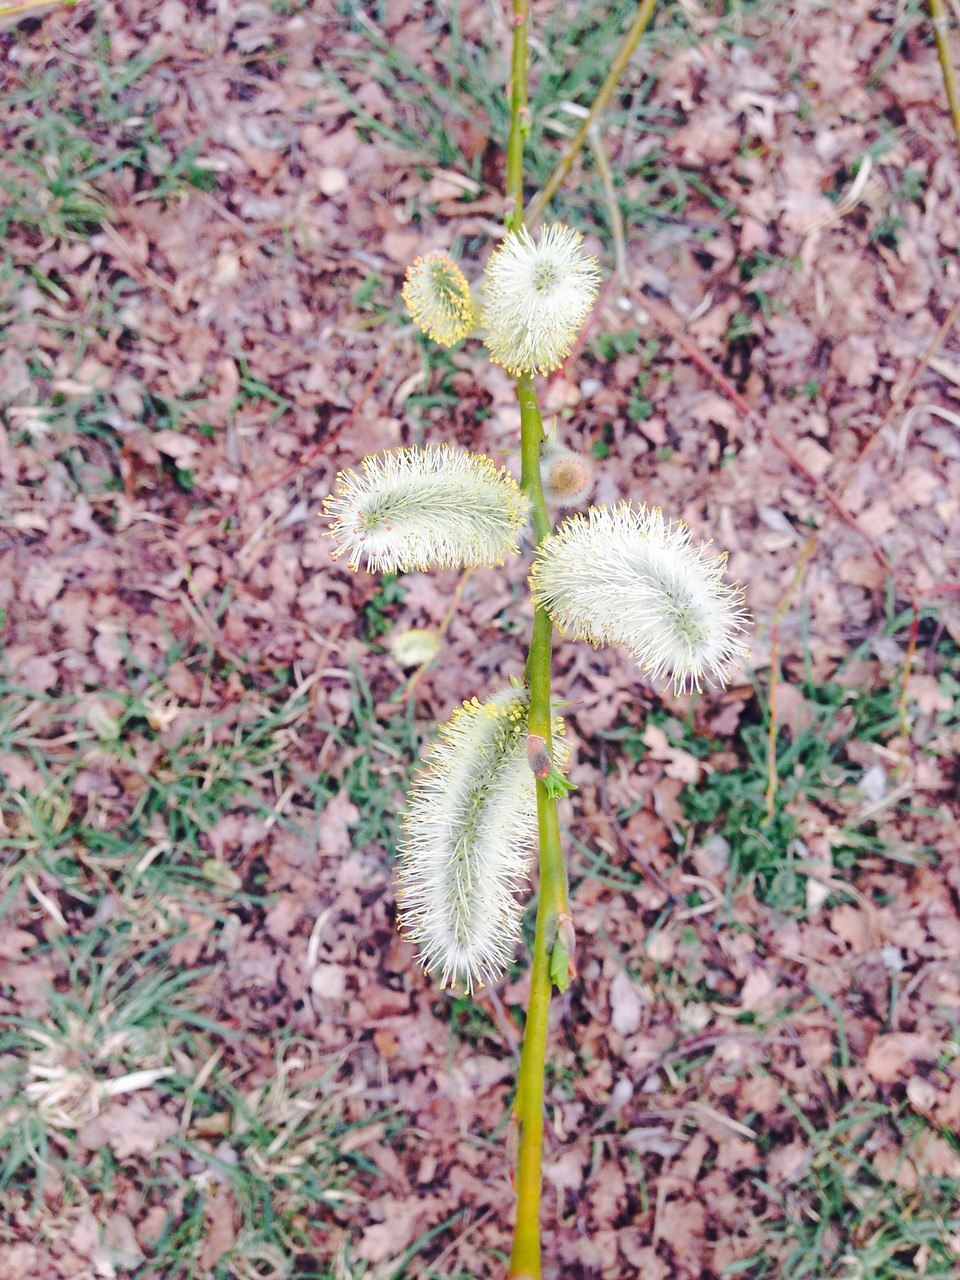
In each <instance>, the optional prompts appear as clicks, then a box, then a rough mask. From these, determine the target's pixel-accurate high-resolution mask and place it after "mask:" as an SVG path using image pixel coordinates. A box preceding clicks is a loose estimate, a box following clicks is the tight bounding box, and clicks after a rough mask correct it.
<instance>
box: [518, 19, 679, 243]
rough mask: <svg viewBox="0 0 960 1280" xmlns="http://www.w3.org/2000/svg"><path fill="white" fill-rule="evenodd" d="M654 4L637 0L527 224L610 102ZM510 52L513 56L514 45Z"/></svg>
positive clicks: (557, 187) (553, 192) (528, 214)
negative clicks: (630, 19) (599, 82)
mask: <svg viewBox="0 0 960 1280" xmlns="http://www.w3.org/2000/svg"><path fill="white" fill-rule="evenodd" d="M656 3H657V0H641V2H640V4H639V6H638V7H637V13H636V16H635V17H634V19H633V22H632V23H631V24H630V29H629V30H628V31H627V33H626V35H625V36H624V37H623V39H622V40H621V41H620V47H619V49H618V50H617V52H616V53H615V54H614V56H613V61H612V62H611V63H610V70H609V71H608V72H607V77H606V79H605V80H604V82H603V84H602V85H601V86H600V89H599V92H598V93H597V96H596V97H595V98H594V100H593V104H592V105H591V107H590V111H589V113H588V114H587V116H586V117H585V118H584V120H583V123H582V124H581V125H580V128H579V129H578V130H577V132H576V133H575V134H574V135H573V137H572V138H571V139H570V141H569V143H568V144H567V149H566V151H565V152H564V153H563V155H562V156H561V157H560V159H559V160H558V161H557V164H556V167H555V169H554V171H553V173H551V175H550V177H549V178H548V179H547V181H546V183H545V185H544V187H543V190H542V191H538V192H537V194H536V195H535V196H534V197H533V199H532V200H531V201H530V207H529V208H528V209H527V212H526V218H527V221H528V222H530V223H536V222H539V221H540V219H541V217H542V216H543V211H544V209H545V208H546V207H547V204H548V203H549V201H550V200H552V199H553V197H554V196H555V195H556V194H557V192H558V191H559V190H560V188H561V186H562V185H563V182H564V179H565V178H566V176H567V174H568V173H569V172H570V169H571V167H572V166H573V162H574V160H575V159H576V158H577V156H578V154H579V153H580V150H581V148H582V147H583V143H584V140H585V139H586V136H587V133H588V132H589V130H590V129H591V127H592V126H593V125H595V124H596V122H597V121H598V120H599V119H600V117H601V115H603V113H604V111H606V109H607V103H608V102H609V101H610V99H611V97H612V96H613V91H614V89H615V88H616V87H617V81H618V80H619V79H620V77H621V76H622V75H623V72H624V69H625V68H626V65H627V63H628V62H629V61H630V59H631V57H632V56H633V51H634V49H636V47H637V45H638V44H639V43H640V37H641V36H642V35H643V33H644V31H646V29H647V23H648V22H649V21H650V19H651V17H652V16H653V10H654V8H655V7H656ZM514 13H516V0H515V3H514ZM514 53H516V45H514ZM511 136H512V133H511ZM508 156H509V153H508ZM508 173H509V170H508ZM521 190H522V188H521Z"/></svg>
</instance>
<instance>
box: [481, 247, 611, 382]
mask: <svg viewBox="0 0 960 1280" xmlns="http://www.w3.org/2000/svg"><path fill="white" fill-rule="evenodd" d="M599 288H600V272H599V269H598V267H597V261H596V259H595V258H592V257H589V256H588V255H587V254H585V253H584V252H583V236H581V234H580V232H579V231H574V230H572V229H571V228H570V227H567V226H564V225H563V224H562V223H556V224H555V225H554V226H552V227H546V228H545V229H544V231H543V233H542V234H541V236H540V239H539V241H536V240H534V239H533V237H532V236H531V235H530V233H529V232H528V231H526V230H524V229H521V230H519V231H511V232H510V233H509V235H507V236H506V237H505V238H504V240H503V241H502V243H501V244H500V246H499V247H498V248H497V249H495V250H494V251H493V253H492V254H491V255H490V257H489V259H488V260H487V265H486V267H485V268H484V273H483V300H482V305H481V310H480V322H481V325H482V326H483V328H484V330H485V334H484V341H485V343H486V345H487V350H488V352H489V353H490V359H491V360H493V361H494V362H495V363H496V364H501V365H503V367H504V368H505V369H506V370H507V372H508V373H512V374H520V373H549V372H550V370H551V369H559V367H560V365H561V364H562V363H563V361H564V360H565V359H566V357H567V356H568V355H569V354H570V351H571V348H572V347H573V343H574V341H575V340H576V337H577V335H578V334H579V332H580V330H581V329H582V328H583V324H584V321H585V320H586V318H587V316H588V315H589V314H590V311H591V308H592V307H593V304H594V302H595V301H596V297H597V291H598V290H599Z"/></svg>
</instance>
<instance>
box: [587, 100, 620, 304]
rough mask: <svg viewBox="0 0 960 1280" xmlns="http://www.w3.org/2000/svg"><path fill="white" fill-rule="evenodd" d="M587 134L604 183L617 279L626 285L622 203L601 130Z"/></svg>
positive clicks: (596, 129)
mask: <svg viewBox="0 0 960 1280" xmlns="http://www.w3.org/2000/svg"><path fill="white" fill-rule="evenodd" d="M587 133H588V136H589V138H590V150H591V151H592V152H593V158H594V160H595V161H596V165H597V172H598V173H599V174H600V181H601V182H602V183H603V194H604V197H605V198H606V202H607V213H608V215H609V217H610V234H611V236H612V237H613V260H614V262H615V263H616V266H617V279H618V280H619V282H620V283H621V284H626V283H627V248H626V237H625V235H624V230H623V214H622V213H621V212H620V201H619V200H618V199H617V191H616V188H615V187H614V185H613V174H612V173H611V172H610V164H609V161H608V160H607V153H606V152H605V151H604V149H603V139H602V138H601V137H600V130H599V129H598V128H597V126H596V125H592V126H591V127H590V129H588V131H587Z"/></svg>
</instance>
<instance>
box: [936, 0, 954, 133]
mask: <svg viewBox="0 0 960 1280" xmlns="http://www.w3.org/2000/svg"><path fill="white" fill-rule="evenodd" d="M930 22H931V25H932V27H933V38H934V40H936V42H937V57H938V58H939V59H940V70H941V72H942V73H943V91H944V93H945V94H946V95H947V106H948V107H949V108H950V118H951V120H952V121H953V132H954V135H955V137H956V139H957V150H958V151H960V93H958V91H957V73H956V70H955V69H954V65H953V59H952V58H951V56H950V22H949V19H948V18H947V9H946V5H945V4H944V3H943V0H930Z"/></svg>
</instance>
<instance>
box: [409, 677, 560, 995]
mask: <svg viewBox="0 0 960 1280" xmlns="http://www.w3.org/2000/svg"><path fill="white" fill-rule="evenodd" d="M528 710H529V697H528V695H527V693H526V691H525V690H522V689H518V688H508V689H504V690H503V691H502V692H501V693H498V694H496V695H495V696H494V697H492V698H490V699H489V700H488V701H486V702H484V703H480V702H478V701H477V699H476V698H474V699H473V700H472V701H470V702H465V703H464V704H463V706H462V707H460V708H459V710H457V711H456V712H455V713H454V715H453V717H452V719H451V720H449V721H448V722H447V723H446V724H445V725H443V726H442V727H441V728H440V731H439V734H438V737H437V738H436V740H435V741H434V743H433V744H432V745H431V747H430V748H429V749H428V751H427V753H426V756H425V767H424V768H423V770H422V771H421V772H420V774H419V775H418V777H417V779H416V781H415V783H414V787H413V790H412V791H411V793H410V798H409V802H408V807H407V811H406V814H405V817H404V821H403V840H402V843H401V864H400V872H399V877H398V893H397V898H398V902H399V912H400V927H401V931H402V932H403V933H404V935H405V936H406V937H408V938H409V939H410V940H411V941H412V942H413V943H414V944H415V945H416V946H417V947H418V948H419V953H420V954H419V959H420V962H421V964H422V965H423V966H424V968H425V970H426V971H427V973H431V974H436V976H437V979H438V981H439V983H440V985H441V987H445V986H447V985H449V984H450V983H451V982H453V981H455V980H456V979H457V978H461V979H462V980H463V983H464V985H465V987H466V989H467V991H468V992H472V991H473V990H475V989H476V988H477V987H481V986H483V985H484V983H487V982H491V981H493V980H494V979H496V978H497V977H499V976H500V974H501V973H502V972H503V971H504V969H505V968H506V967H507V965H508V964H509V963H510V961H511V960H512V958H513V952H514V947H515V945H516V942H517V939H518V937H519V934H520V919H521V913H522V908H521V905H520V903H519V901H518V899H517V893H518V891H520V890H521V889H523V888H524V887H525V886H526V883H527V872H528V867H529V861H530V852H531V848H532V846H533V843H534V840H535V836H536V811H537V805H536V786H535V781H534V775H533V772H532V771H531V768H530V764H529V762H528V760H527V713H528ZM562 730H563V726H562V722H560V721H557V722H556V724H555V735H556V737H555V740H554V762H555V765H556V767H557V768H558V769H562V768H563V767H564V766H565V764H566V751H565V749H564V747H563V744H562V741H561V740H560V735H561V734H562Z"/></svg>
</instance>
